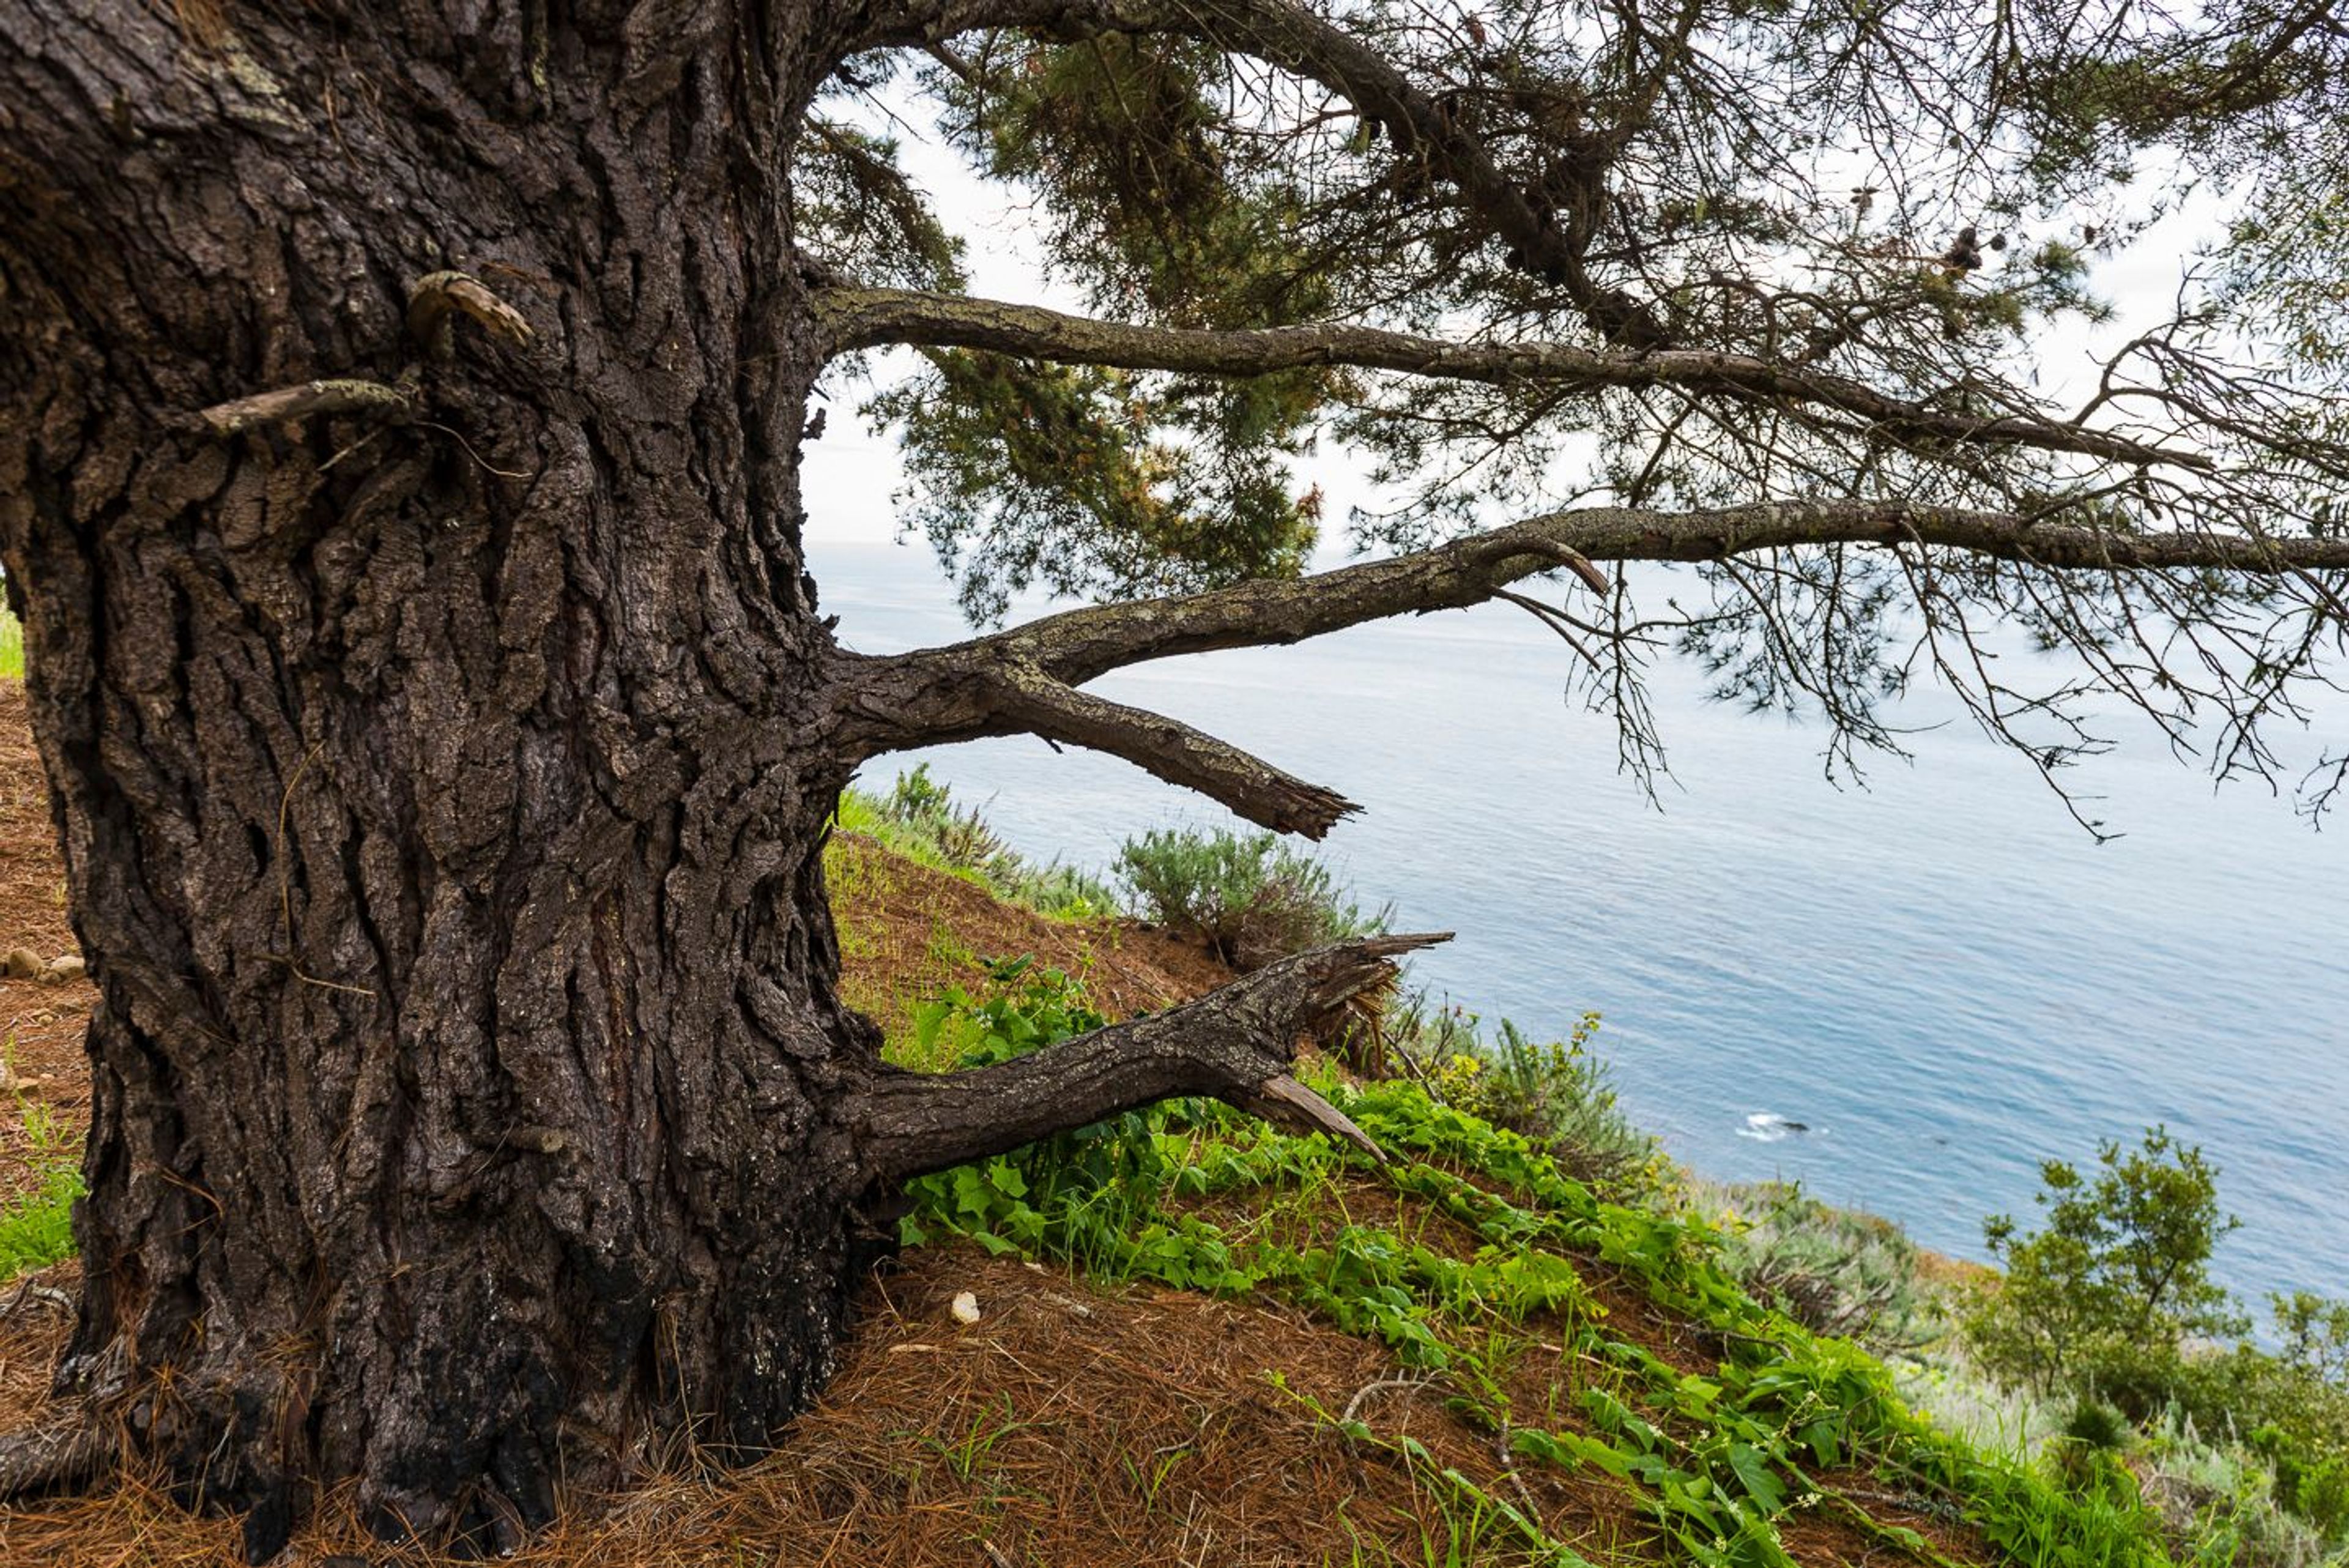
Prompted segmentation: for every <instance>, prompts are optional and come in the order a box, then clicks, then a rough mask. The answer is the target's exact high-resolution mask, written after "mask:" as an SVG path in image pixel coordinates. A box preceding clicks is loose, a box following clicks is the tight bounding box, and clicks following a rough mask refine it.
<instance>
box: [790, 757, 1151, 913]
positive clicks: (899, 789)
mask: <svg viewBox="0 0 2349 1568" xmlns="http://www.w3.org/2000/svg"><path fill="white" fill-rule="evenodd" d="M833 826H834V827H835V828H837V829H838V830H839V831H841V832H843V833H857V834H862V835H864V836H865V837H867V838H870V839H872V840H874V842H875V843H877V844H879V845H880V846H882V847H883V848H884V849H886V850H888V851H889V852H890V853H891V854H893V855H896V856H899V857H903V858H905V859H907V860H911V861H913V862H914V863H916V865H920V866H926V867H929V868H930V869H931V870H933V871H943V872H945V873H946V874H947V876H949V877H960V878H962V879H963V880H964V881H966V882H968V883H970V884H972V885H973V886H975V887H978V888H985V889H986V890H987V891H988V892H989V893H992V894H993V895H994V896H995V897H997V898H1001V899H1002V900H1004V901H1005V902H1006V903H1010V904H1017V905H1019V907H1020V908H1021V909H1030V910H1033V911H1034V912H1035V913H1037V914H1040V915H1043V916H1045V917H1047V918H1049V919H1056V920H1089V919H1100V918H1102V916H1105V915H1111V914H1114V913H1116V911H1117V899H1116V898H1115V896H1114V895H1112V893H1111V891H1110V889H1109V888H1108V886H1107V885H1106V884H1104V883H1102V881H1100V880H1099V879H1097V878H1095V877H1089V876H1087V875H1085V874H1084V873H1083V872H1081V871H1079V870H1077V869H1076V868H1075V867H1071V866H1064V865H1062V864H1061V863H1060V862H1059V861H1057V860H1054V861H1050V862H1048V863H1046V864H1043V865H1038V864H1037V863H1036V862H1034V861H1032V860H1030V859H1029V858H1027V857H1025V856H1023V855H1021V854H1019V852H1018V851H1017V850H1015V849H1012V848H1011V847H1010V846H1008V845H1006V844H1005V843H1004V842H1003V841H1002V839H1000V838H999V837H998V836H996V834H995V830H994V829H992V828H990V827H989V826H988V825H987V822H986V819H985V818H984V817H983V816H982V815H980V814H979V812H978V809H977V808H976V807H973V806H966V805H958V804H957V802H956V801H955V799H954V795H953V792H952V791H951V790H950V789H949V788H948V786H947V785H945V784H938V783H936V782H935V781H934V780H932V779H931V777H930V776H929V770H928V768H927V767H926V766H923V767H917V768H916V769H914V770H913V771H912V772H911V773H901V774H898V775H897V778H896V781H895V783H894V784H892V785H891V786H890V788H889V790H888V792H887V793H885V794H876V793H874V792H873V791H870V790H864V789H857V788H854V787H851V788H849V789H846V790H843V791H842V792H841V796H840V806H839V809H838V810H837V811H836V812H835V813H834V814H833Z"/></svg>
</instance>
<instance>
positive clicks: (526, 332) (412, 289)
mask: <svg viewBox="0 0 2349 1568" xmlns="http://www.w3.org/2000/svg"><path fill="white" fill-rule="evenodd" d="M452 315H463V316H467V317H471V318H472V320H473V321H474V322H475V323H476V324H478V325H479V326H480V327H481V330H482V331H484V332H487V333H488V334H489V335H490V336H491V337H496V338H499V339H501V340H502V341H504V342H507V343H511V344H512V345H513V346H514V347H516V348H521V347H523V345H525V344H527V343H529V342H530V340H531V339H532V338H533V337H535V336H536V334H535V333H534V332H533V330H532V329H531V325H530V322H529V321H528V320H527V319H526V318H525V317H523V313H522V312H521V311H519V310H516V309H515V308H514V307H513V306H511V305H508V304H507V303H506V302H505V301H504V300H502V299H500V298H499V297H498V296H496V295H495V294H492V292H490V289H489V286H487V285H486V284H484V283H482V282H481V279H479V278H477V277H475V276H473V275H471V273H462V272H431V273H426V274H425V275H423V276H422V277H419V278H418V279H417V280H416V282H415V283H414V284H412V285H410V286H409V290H408V334H409V337H413V338H414V339H416V341H417V342H418V343H419V344H422V345H423V346H424V348H426V349H427V350H428V351H429V352H432V353H438V352H440V350H441V349H443V348H446V347H448V341H449V339H448V332H449V328H450V317H451V316H452Z"/></svg>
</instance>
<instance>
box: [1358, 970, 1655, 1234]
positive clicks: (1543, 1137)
mask: <svg viewBox="0 0 2349 1568" xmlns="http://www.w3.org/2000/svg"><path fill="white" fill-rule="evenodd" d="M1384 1033H1385V1037H1386V1044H1387V1046H1388V1048H1389V1052H1390V1054H1391V1057H1392V1061H1393V1062H1394V1063H1395V1064H1396V1065H1395V1068H1394V1070H1395V1071H1397V1072H1400V1073H1404V1074H1408V1075H1411V1076H1413V1077H1415V1078H1417V1079H1418V1080H1419V1081H1420V1083H1421V1084H1422V1085H1423V1087H1425V1088H1426V1089H1427V1091H1428V1093H1429V1094H1430V1095H1432V1096H1434V1097H1435V1098H1436V1099H1437V1100H1439V1101H1441V1102H1442V1103H1444V1105H1448V1106H1454V1107H1455V1108H1457V1109H1460V1110H1463V1111H1465V1112H1467V1113H1468V1114H1469V1115H1471V1116H1476V1117H1477V1118H1479V1119H1480V1120H1483V1121H1487V1122H1490V1123H1492V1124H1493V1125H1494V1126H1495V1127H1506V1129H1508V1130H1509V1131H1511V1132H1514V1133H1516V1134H1517V1135H1518V1136H1519V1137H1524V1138H1526V1139H1528V1140H1530V1141H1531V1142H1533V1143H1535V1144H1537V1145H1539V1146H1540V1147H1542V1149H1543V1150H1544V1151H1545V1152H1547V1154H1548V1155H1550V1156H1551V1158H1555V1159H1556V1160H1557V1162H1558V1163H1559V1164H1560V1165H1562V1166H1564V1167H1565V1168H1567V1170H1568V1172H1570V1173H1571V1174H1572V1175H1573V1176H1574V1178H1575V1179H1577V1180H1578V1181H1583V1182H1587V1183H1588V1184H1590V1185H1591V1186H1594V1187H1598V1188H1600V1189H1605V1190H1608V1191H1612V1192H1629V1191H1631V1190H1634V1189H1637V1190H1640V1191H1643V1192H1652V1191H1654V1190H1656V1189H1658V1188H1660V1187H1661V1185H1662V1177H1663V1172H1664V1170H1665V1169H1666V1163H1665V1161H1664V1159H1663V1157H1662V1154H1661V1150H1660V1149H1659V1148H1658V1147H1657V1144H1656V1140H1655V1139H1654V1138H1653V1137H1651V1136H1650V1135H1648V1134H1646V1133H1644V1132H1641V1131H1640V1129H1639V1128H1637V1127H1633V1126H1632V1125H1631V1123H1630V1119H1629V1118H1628V1117H1626V1116H1624V1114H1623V1112H1622V1109H1621V1107H1620V1106H1618V1105H1617V1103H1616V1098H1615V1088H1614V1084H1613V1081H1612V1079H1611V1077H1610V1076H1609V1073H1608V1070H1607V1064H1606V1063H1605V1062H1603V1061H1601V1060H1600V1059H1599V1056H1598V1055H1596V1054H1593V1053H1592V1051H1591V1050H1590V1042H1591V1039H1592V1037H1593V1036H1595V1035H1596V1034H1597V1033H1599V1014H1597V1013H1595V1012H1586V1013H1584V1014H1583V1015H1582V1017H1581V1018H1580V1019H1579V1020H1578V1021H1577V1023H1575V1025H1574V1027H1573V1029H1572V1030H1571V1031H1569V1032H1568V1035H1567V1038H1565V1039H1564V1040H1536V1039H1535V1038H1534V1037H1533V1036H1531V1035H1529V1034H1527V1033H1525V1032H1524V1031H1523V1030H1521V1029H1519V1028H1518V1027H1517V1026H1516V1024H1515V1023H1511V1022H1510V1021H1509V1020H1508V1019H1506V1018H1504V1019H1502V1020H1501V1022H1500V1025H1499V1027H1498V1029H1497V1030H1496V1031H1495V1033H1493V1034H1492V1035H1490V1036H1489V1037H1488V1036H1487V1035H1485V1033H1484V1032H1483V1029H1482V1026H1481V1021H1480V1020H1479V1019H1478V1017H1477V1015H1476V1014H1475V1013H1473V1012H1467V1011H1466V1010H1465V1009H1463V1008H1460V1007H1456V1006H1440V1005H1432V1004H1431V1003H1430V1002H1429V1001H1428V998H1427V994H1426V993H1425V992H1416V993H1414V994H1413V995H1411V996H1408V997H1405V998H1404V999H1402V1002H1399V1003H1397V1004H1396V1005H1395V1006H1393V1007H1391V1008H1389V1009H1388V1011H1387V1015H1386V1018H1385V1020H1384Z"/></svg>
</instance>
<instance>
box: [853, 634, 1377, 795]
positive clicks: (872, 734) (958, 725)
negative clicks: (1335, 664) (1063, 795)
mask: <svg viewBox="0 0 2349 1568" xmlns="http://www.w3.org/2000/svg"><path fill="white" fill-rule="evenodd" d="M847 709H848V714H849V718H850V722H851V727H852V731H853V733H852V734H851V735H850V736H849V737H848V740H849V744H850V747H851V749H852V750H854V753H856V754H857V756H858V758H859V760H860V761H861V760H863V759H864V758H866V757H874V756H878V755H880V754H881V753H885V752H893V751H903V750H905V748H907V747H910V746H929V745H938V744H944V743H952V742H957V741H975V740H980V739H983V738H985V737H987V736H989V735H1040V736H1042V737H1043V738H1044V739H1046V740H1048V741H1054V742H1066V743H1067V744H1069V745H1072V746H1083V747H1086V748H1087V749H1089V750H1092V751H1096V752H1106V753H1109V754H1110V755H1112V756H1114V757H1123V758H1124V759H1125V760H1126V761H1127V762H1130V763H1133V764H1134V765H1135V766H1137V767H1140V768H1143V769H1144V770H1146V771H1148V772H1150V773H1152V774H1156V775H1157V776H1158V777H1160V778H1162V779H1164V780H1165V781H1166V782H1167V783H1169V784H1180V785H1182V786H1183V787H1184V788H1185V789H1193V790H1196V791H1198V792H1199V793H1200V794H1204V795H1206V796H1207V797H1208V798H1209V799H1210V800H1216V801H1221V802H1222V803H1223V804H1224V805H1227V806H1229V807H1231V809H1232V810H1233V811H1234V812H1236V813H1237V814H1238V815H1241V816H1244V817H1246V818H1247V820H1248V821H1250V822H1253V823H1256V824H1257V825H1258V826H1264V827H1269V828H1271V829H1273V830H1274V831H1275V832H1277V833H1297V834H1302V835H1303V836H1306V837H1308V838H1319V837H1321V836H1323V835H1324V834H1327V833H1328V832H1329V831H1330V828H1332V827H1333V826H1337V824H1338V822H1339V821H1340V819H1342V818H1344V817H1347V816H1350V815H1353V814H1354V813H1355V812H1357V811H1360V810H1361V807H1360V806H1358V805H1355V804H1354V803H1353V802H1352V801H1350V800H1348V799H1347V798H1346V797H1345V796H1343V795H1341V794H1338V793H1337V792H1336V791H1335V790H1330V789H1324V788H1323V787H1321V786H1320V785H1319V784H1309V783H1307V782H1306V781H1305V780H1303V779H1300V778H1298V777H1297V776H1295V775H1294V774H1288V773H1284V772H1283V771H1281V770H1280V769H1278V768H1276V767H1274V766H1273V765H1272V764H1271V763H1267V762H1265V761H1263V760H1262V759H1260V758H1257V757H1255V756H1252V755H1250V754H1249V753H1247V752H1244V751H1242V750H1240V749H1239V748H1238V747H1237V746H1235V745H1232V744H1230V743H1229V742H1224V741H1219V740H1217V739H1216V737H1215V736H1213V735H1210V734H1207V733H1206V732H1203V731H1199V730H1195V729H1193V728H1192V727H1191V726H1190V725H1188V724H1185V723H1183V722H1180V721H1179V720H1175V719H1170V718H1168V717H1166V716H1165V715H1164V714H1163V713H1154V712H1151V711H1149V710H1147V709H1144V708H1132V707H1128V706H1126V705H1125V704H1124V703H1122V702H1112V701H1110V700H1109V699H1108V698H1106V697H1096V696H1094V695H1092V693H1091V692H1085V691H1077V690H1075V689H1074V688H1073V687H1071V686H1068V685H1065V684H1063V683H1062V682H1061V681H1059V680H1054V679H1053V678H1052V677H1051V676H1050V675H1047V674H1045V673H1044V672H1043V671H1042V670H1039V669H1037V668H1036V667H1035V665H1033V664H1032V663H1030V662H1027V661H1025V660H1019V659H997V658H993V657H991V656H989V655H988V654H986V653H978V654H975V655H974V656H973V657H971V658H968V659H963V660H959V661H957V662H956V663H955V665H954V666H953V667H952V668H946V667H942V666H940V665H936V664H927V663H921V662H912V663H906V662H898V661H894V660H886V659H876V660H870V661H867V662H865V663H864V665H863V666H862V667H861V668H860V669H859V670H858V675H857V678H856V679H855V680H854V686H853V695H852V696H851V698H850V699H849V701H848V702H847Z"/></svg>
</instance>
